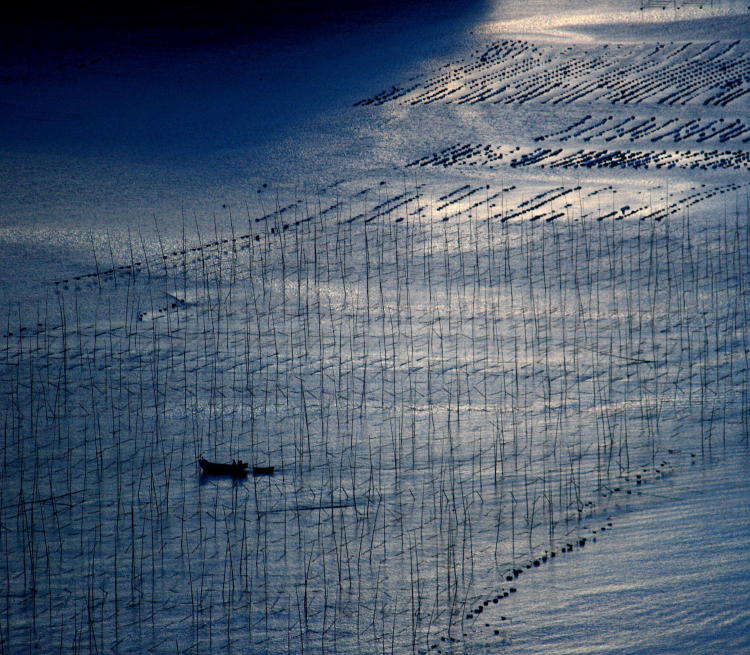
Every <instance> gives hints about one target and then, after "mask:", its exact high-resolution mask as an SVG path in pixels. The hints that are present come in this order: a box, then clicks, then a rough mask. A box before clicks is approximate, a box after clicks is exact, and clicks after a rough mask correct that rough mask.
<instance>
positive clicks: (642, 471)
mask: <svg viewBox="0 0 750 655" xmlns="http://www.w3.org/2000/svg"><path fill="white" fill-rule="evenodd" d="M680 452H681V451H679V450H675V449H670V450H669V451H668V453H669V454H670V455H674V454H679V453H680ZM689 456H690V460H691V464H694V463H695V462H694V460H695V458H696V453H694V452H690V453H689ZM672 472H673V468H672V466H671V464H670V462H669V461H668V460H666V459H662V460H661V461H660V462H659V463H658V464H657V465H655V466H653V467H640V468H639V469H638V470H637V471H633V472H632V473H629V474H627V475H622V476H621V478H622V480H623V482H629V483H634V485H635V486H640V485H643V484H646V483H647V482H648V481H650V480H658V479H661V478H663V477H665V476H667V475H669V474H671V473H672ZM612 491H613V492H621V491H624V492H626V493H628V494H629V493H631V491H632V490H631V489H630V488H625V487H615V488H613V489H612ZM637 493H638V494H640V493H641V492H640V491H637ZM603 495H604V496H605V497H606V494H603ZM584 507H588V508H591V510H592V511H593V509H594V508H595V503H594V502H593V501H588V502H586V503H585V504H584ZM579 512H580V510H579ZM613 527H614V522H613V520H612V517H611V516H610V517H607V519H605V520H604V521H602V522H601V523H600V525H599V527H594V528H591V527H584V528H583V529H584V530H585V531H586V532H585V534H579V536H577V537H576V538H575V539H570V540H567V541H565V542H561V543H560V544H559V546H558V549H557V550H545V551H544V552H543V553H542V554H541V555H539V556H537V557H534V558H531V559H529V560H527V561H526V562H525V563H524V564H520V565H516V566H514V567H512V568H510V569H508V570H507V571H506V572H505V573H504V574H503V579H504V582H505V583H516V584H517V581H518V579H519V578H520V577H521V576H522V575H523V574H524V573H525V572H527V571H533V570H535V569H540V568H541V567H542V566H543V565H544V564H545V563H548V562H551V561H552V560H554V559H559V557H560V556H562V555H565V554H568V553H573V552H574V551H575V550H581V549H583V548H585V547H586V546H587V545H588V544H589V543H596V542H597V539H598V538H599V537H601V536H602V534H603V533H606V532H608V531H611V530H612V529H613ZM517 591H518V587H516V586H508V587H505V586H503V587H501V589H500V591H499V592H497V593H496V594H494V595H493V596H491V597H490V598H486V599H485V600H483V601H482V602H481V603H479V604H477V605H476V606H474V607H473V608H471V610H470V611H469V612H466V614H465V615H464V616H465V618H464V620H465V621H471V622H472V623H473V624H476V622H477V619H479V618H480V617H485V616H487V612H488V611H489V610H492V609H494V608H495V607H497V606H500V605H501V604H502V603H503V601H505V600H506V599H508V598H509V597H510V596H511V595H512V594H514V593H516V592H517ZM499 621H500V622H501V623H507V622H510V621H511V619H510V617H509V616H508V615H501V616H499ZM495 626H497V624H495ZM484 627H485V628H492V629H493V635H494V636H499V635H500V634H501V629H500V628H499V627H494V628H493V626H492V624H491V623H487V622H485V624H484ZM467 636H468V633H466V632H464V633H463V637H464V638H466V637H467ZM440 641H441V642H443V643H445V642H450V643H458V642H460V641H461V640H460V639H457V638H455V637H441V638H440ZM430 650H436V651H437V652H438V653H440V652H441V645H440V643H437V642H433V643H432V644H431V645H430Z"/></svg>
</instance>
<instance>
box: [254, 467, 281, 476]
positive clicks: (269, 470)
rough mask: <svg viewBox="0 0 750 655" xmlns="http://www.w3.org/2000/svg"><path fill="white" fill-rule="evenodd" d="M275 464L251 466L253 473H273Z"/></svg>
mask: <svg viewBox="0 0 750 655" xmlns="http://www.w3.org/2000/svg"><path fill="white" fill-rule="evenodd" d="M275 470H276V467H275V466H253V475H273V472H274V471H275Z"/></svg>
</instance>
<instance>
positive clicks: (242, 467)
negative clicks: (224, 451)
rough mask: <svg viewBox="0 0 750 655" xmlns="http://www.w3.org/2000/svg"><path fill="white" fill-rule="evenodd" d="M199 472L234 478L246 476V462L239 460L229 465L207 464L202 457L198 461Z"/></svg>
mask: <svg viewBox="0 0 750 655" xmlns="http://www.w3.org/2000/svg"><path fill="white" fill-rule="evenodd" d="M198 464H200V467H201V470H202V471H203V473H204V474H206V475H231V476H233V477H235V478H239V477H244V476H246V475H247V462H243V461H242V460H240V461H239V462H235V461H233V462H232V463H231V464H222V463H219V462H209V461H208V460H207V459H203V458H202V457H201V458H200V459H199V460H198Z"/></svg>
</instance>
